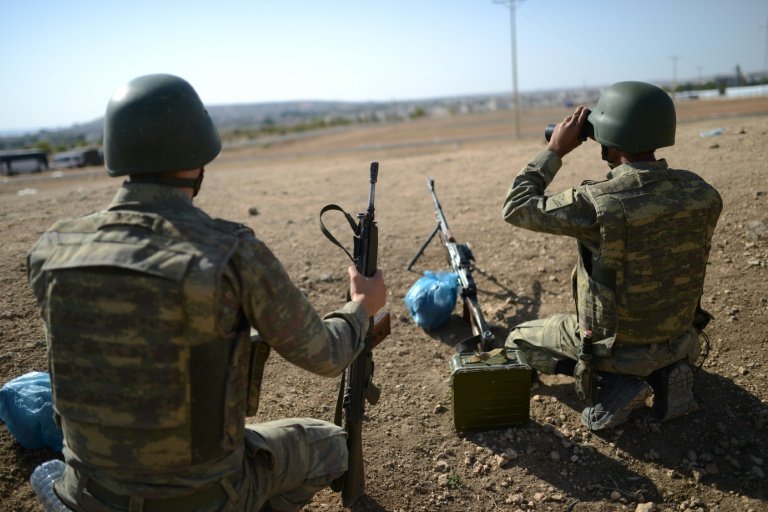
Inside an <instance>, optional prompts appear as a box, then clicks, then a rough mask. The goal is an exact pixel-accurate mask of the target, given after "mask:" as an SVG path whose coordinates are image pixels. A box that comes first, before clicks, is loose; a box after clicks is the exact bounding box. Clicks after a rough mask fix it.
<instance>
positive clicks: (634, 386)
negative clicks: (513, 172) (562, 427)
mask: <svg viewBox="0 0 768 512" xmlns="http://www.w3.org/2000/svg"><path fill="white" fill-rule="evenodd" d="M600 381H601V383H602V385H601V387H600V391H599V392H598V394H597V400H596V403H595V405H594V406H592V407H586V408H585V409H584V410H583V411H582V413H581V422H582V423H583V424H584V425H585V426H586V427H587V428H589V429H590V430H603V429H606V428H613V427H616V426H618V425H621V424H622V423H624V422H625V421H627V418H629V415H630V414H631V413H632V411H633V410H635V409H637V408H638V407H641V406H643V405H644V404H645V399H646V398H648V396H649V395H650V394H651V387H650V386H649V385H648V383H646V382H645V381H644V380H643V379H641V378H640V377H635V376H633V375H616V374H612V373H603V374H601V375H600Z"/></svg>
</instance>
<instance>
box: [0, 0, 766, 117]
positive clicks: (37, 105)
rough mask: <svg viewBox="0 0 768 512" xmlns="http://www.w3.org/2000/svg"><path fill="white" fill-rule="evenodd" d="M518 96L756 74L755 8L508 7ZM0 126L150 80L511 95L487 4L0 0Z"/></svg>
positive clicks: (230, 93) (282, 96)
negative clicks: (170, 77)
mask: <svg viewBox="0 0 768 512" xmlns="http://www.w3.org/2000/svg"><path fill="white" fill-rule="evenodd" d="M515 5H516V10H515V12H516V20H517V23H516V27H517V62H518V88H519V90H520V91H522V92H526V91H530V90H535V89H542V88H555V87H566V86H576V87H579V86H582V85H604V84H610V83H613V82H616V81H620V80H629V79H633V80H645V81H650V82H656V83H659V82H660V81H666V82H670V81H672V80H673V78H675V75H676V77H677V79H678V81H683V80H685V79H696V78H698V77H699V76H705V77H706V76H708V75H714V74H724V73H730V72H733V70H734V69H735V66H736V65H737V64H739V65H740V66H741V68H742V70H743V71H745V72H756V71H762V70H763V69H764V67H765V65H766V51H768V47H767V37H768V35H767V29H766V24H768V0H641V1H640V0H582V1H575V0H523V1H518V2H516V4H515ZM0 20H2V43H0V63H2V65H3V71H2V75H0V131H5V130H10V129H31V128H39V127H48V128H55V127H62V126H69V125H71V124H74V123H80V122H88V121H91V120H93V119H96V118H98V117H100V116H102V115H103V113H104V109H105V107H106V104H107V102H108V100H109V97H110V96H111V95H112V92H113V91H114V90H115V89H116V88H117V87H118V86H120V85H121V84H123V83H125V82H127V81H128V80H130V79H132V78H135V77H137V76H140V75H144V74H149V73H159V72H163V73H172V74H176V75H179V76H181V77H183V78H185V79H187V80H188V81H189V82H190V83H192V85H193V86H194V87H195V88H196V89H197V91H198V93H199V94H200V96H201V98H202V99H203V102H204V103H206V104H208V105H219V104H229V103H248V102H262V101H274V100H295V99H328V100H331V99H332V100H354V101H367V100H374V101H379V100H401V99H416V98H423V97H435V96H450V95H462V94H473V93H489V92H504V91H510V90H511V88H512V64H511V50H510V16H509V8H508V7H506V6H504V5H494V3H493V0H442V1H438V0H379V1H372V0H356V1H352V0H326V1H318V0H314V1H309V0H306V1H305V0H248V1H246V0H240V1H237V0H216V1H195V0H130V1H113V0H0Z"/></svg>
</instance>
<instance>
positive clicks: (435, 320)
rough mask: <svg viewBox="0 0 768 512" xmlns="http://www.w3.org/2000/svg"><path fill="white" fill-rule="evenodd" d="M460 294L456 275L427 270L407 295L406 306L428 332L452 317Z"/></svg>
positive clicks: (415, 319)
mask: <svg viewBox="0 0 768 512" xmlns="http://www.w3.org/2000/svg"><path fill="white" fill-rule="evenodd" d="M458 293H459V277H458V276H457V275H456V274H454V273H453V272H436V273H435V272H430V271H428V270H427V271H425V272H424V277H421V278H419V280H418V281H416V282H415V283H414V284H413V286H411V289H410V290H408V293H406V294H405V305H406V306H407V307H408V311H410V312H411V316H412V317H413V320H414V321H415V322H416V324H417V325H419V326H420V327H422V328H423V329H427V330H431V329H436V328H438V327H440V326H441V325H443V324H444V323H445V322H446V321H447V320H448V319H449V318H450V317H451V313H452V312H453V308H454V307H455V306H456V297H457V296H458Z"/></svg>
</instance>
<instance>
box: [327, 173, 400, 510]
mask: <svg viewBox="0 0 768 512" xmlns="http://www.w3.org/2000/svg"><path fill="white" fill-rule="evenodd" d="M378 172H379V164H378V162H371V170H370V183H371V188H370V193H369V196H368V209H367V210H366V211H365V212H363V213H358V214H357V219H358V221H357V223H355V220H354V219H353V218H352V216H351V215H350V214H348V213H347V212H345V211H344V210H343V209H342V208H341V207H340V206H337V205H335V204H329V205H326V206H325V207H323V209H322V210H320V231H322V233H323V234H324V235H325V237H326V238H328V240H330V241H331V242H332V243H334V244H335V245H337V246H339V247H341V248H342V249H343V250H344V252H346V253H347V256H349V257H350V259H351V260H352V262H353V263H354V264H355V267H356V268H357V270H358V272H360V273H361V274H362V275H364V276H366V277H370V276H372V275H373V274H375V273H376V260H377V253H378V227H377V226H376V221H375V220H374V205H373V202H374V196H375V193H376V179H377V176H378ZM329 210H336V211H340V212H342V213H343V214H344V216H345V218H346V219H347V222H348V223H349V225H350V226H351V227H352V231H353V233H354V237H353V254H350V253H349V251H347V249H346V248H345V247H344V246H343V245H342V244H340V243H339V241H338V240H336V238H335V237H334V236H333V235H332V234H331V233H330V232H329V231H328V230H327V229H326V227H325V225H323V214H324V213H325V212H327V211H329ZM347 300H349V294H347ZM389 333H390V317H389V313H388V312H386V311H380V312H379V313H377V314H376V316H375V317H372V318H370V319H369V326H368V332H367V334H366V336H365V342H364V343H365V348H364V349H363V351H362V352H361V353H360V355H359V356H357V357H356V358H355V360H354V361H352V364H350V365H349V368H347V369H346V370H345V371H344V374H343V375H342V378H341V385H340V386H339V399H338V401H337V404H336V417H335V423H336V424H337V425H339V426H341V425H342V412H343V416H344V422H343V423H344V424H343V427H344V430H346V432H347V448H348V450H349V467H348V469H347V472H346V473H344V475H342V476H341V477H340V478H339V479H337V480H335V481H334V482H333V483H332V484H331V488H332V489H333V490H334V491H336V492H341V503H342V505H343V506H345V507H350V506H352V504H353V503H354V502H355V501H356V500H357V499H358V498H359V497H360V496H362V495H363V493H364V492H365V468H364V464H363V437H362V433H363V415H364V413H365V402H366V401H367V402H368V403H370V404H371V405H375V404H376V402H378V401H379V396H380V395H381V391H380V390H379V388H378V387H377V386H376V385H375V384H374V383H373V380H372V379H373V370H374V364H373V348H374V347H375V346H376V345H378V344H379V343H380V342H381V341H382V340H383V339H384V338H386V337H387V336H388V335H389Z"/></svg>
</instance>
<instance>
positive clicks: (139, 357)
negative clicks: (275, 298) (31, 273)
mask: <svg viewBox="0 0 768 512" xmlns="http://www.w3.org/2000/svg"><path fill="white" fill-rule="evenodd" d="M194 220H195V222H190V221H189V220H186V221H170V220H168V219H166V218H164V217H162V216H159V215H156V214H153V213H143V212H136V211H125V210H122V211H121V210H119V209H115V210H111V211H106V212H99V213H96V214H92V215H89V216H85V217H81V218H78V219H73V220H68V221H63V222H60V223H58V224H57V225H56V226H55V227H54V228H53V230H52V231H53V233H52V236H55V239H56V241H57V242H56V246H55V248H54V249H53V251H52V253H51V254H50V256H49V257H48V258H47V259H46V261H45V264H44V266H43V268H42V270H43V272H45V275H46V281H47V293H46V297H47V298H46V300H47V303H46V305H45V308H44V314H45V315H46V316H47V318H46V323H47V325H48V328H49V333H48V335H49V351H50V352H49V354H50V365H51V367H50V370H51V376H52V384H53V394H54V405H55V410H56V412H57V414H58V415H60V417H61V421H62V426H63V430H64V434H65V446H66V452H65V453H66V454H67V463H68V464H69V465H71V466H73V467H74V469H75V470H77V471H78V472H79V473H80V474H81V476H82V475H83V474H85V475H86V476H87V475H91V476H94V477H96V476H101V477H104V476H105V475H106V476H107V477H109V478H110V479H111V480H112V479H116V480H117V481H120V482H132V481H133V482H142V483H144V484H151V483H154V482H158V483H160V482H162V483H164V484H169V485H174V484H178V485H181V486H184V485H188V483H189V482H192V481H194V482H200V481H201V480H202V481H205V479H206V477H207V476H208V475H210V476H211V480H212V481H215V480H216V479H220V478H222V477H223V476H226V475H231V474H234V473H235V472H238V471H240V469H241V464H242V449H243V448H242V446H243V435H244V422H243V417H244V414H245V407H246V396H245V395H246V392H245V390H246V388H247V385H246V380H247V378H248V359H249V349H250V341H249V338H248V325H247V322H246V321H245V320H244V317H243V315H242V313H241V312H240V310H239V307H238V305H237V304H238V303H237V300H236V297H234V295H233V293H232V291H230V288H228V287H227V288H225V287H224V286H223V284H222V275H223V272H224V270H225V268H226V266H227V264H228V262H229V260H230V258H231V256H232V254H233V253H234V251H235V249H236V247H237V243H238V232H239V231H242V230H243V229H247V228H244V227H243V226H241V225H236V224H233V223H229V222H225V221H220V220H213V219H210V218H208V217H207V216H204V215H201V216H200V217H199V218H195V219H194ZM112 481H115V480H112ZM129 490H130V491H131V492H130V494H131V495H138V496H141V495H142V494H143V493H142V491H146V488H141V487H139V488H136V489H129ZM123 491H125V489H123Z"/></svg>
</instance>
